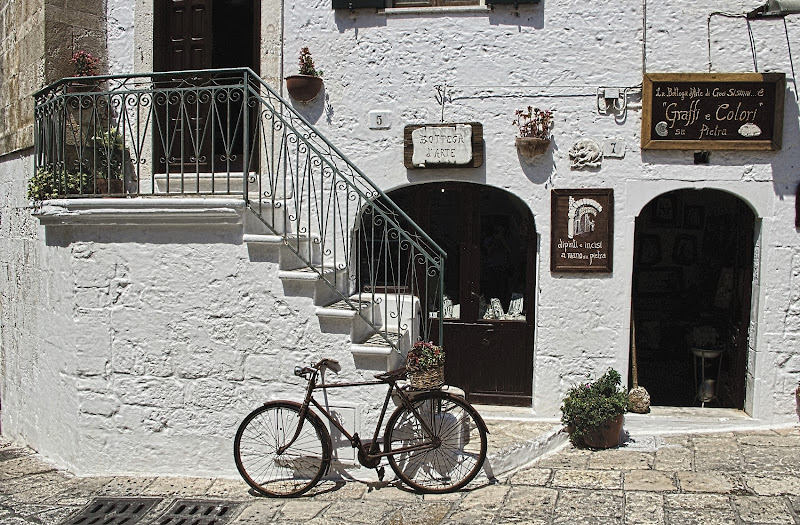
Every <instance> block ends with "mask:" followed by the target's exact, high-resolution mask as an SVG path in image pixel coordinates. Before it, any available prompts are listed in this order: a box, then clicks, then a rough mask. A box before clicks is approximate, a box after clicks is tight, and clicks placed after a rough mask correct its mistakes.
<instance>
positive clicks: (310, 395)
mask: <svg viewBox="0 0 800 525" xmlns="http://www.w3.org/2000/svg"><path fill="white" fill-rule="evenodd" d="M309 373H310V374H311V377H309V378H307V381H308V387H307V388H306V395H305V398H304V399H303V403H302V405H301V408H300V424H299V425H298V426H297V430H296V431H295V434H294V436H293V437H292V439H291V440H290V441H289V442H288V443H286V444H285V445H284V446H283V447H281V448H280V449H279V450H278V453H279V454H282V453H283V452H284V451H286V450H287V449H288V448H289V447H290V446H291V445H292V443H294V441H295V440H296V439H297V437H298V436H299V435H300V432H301V431H302V427H303V421H304V420H305V415H306V413H307V412H308V410H309V407H310V406H312V405H313V406H315V407H316V408H317V409H318V410H319V411H320V412H321V413H322V414H323V415H324V416H325V417H326V418H327V419H328V421H330V422H331V424H332V425H333V426H334V427H336V428H337V429H338V430H339V432H341V433H342V435H343V436H344V437H346V438H347V440H348V441H349V442H350V444H351V445H352V446H353V448H358V449H359V450H360V451H361V454H362V455H363V458H364V460H362V459H361V458H360V457H359V461H360V462H361V463H362V464H364V463H366V462H369V461H371V460H375V459H379V458H382V457H386V456H393V455H395V454H402V453H404V452H411V451H416V450H429V449H433V448H436V447H438V446H439V438H437V437H435V436H434V437H433V438H432V439H431V441H429V442H425V443H419V444H416V445H411V446H407V447H401V448H397V449H393V450H392V451H391V452H380V451H378V452H372V451H371V450H368V449H367V448H366V447H365V446H364V444H363V443H362V441H361V438H360V437H359V435H358V432H353V433H352V434H350V433H349V432H348V431H347V429H346V428H344V426H343V425H342V424H341V423H339V421H337V420H336V418H334V417H333V416H332V415H331V413H330V412H328V411H327V410H326V409H325V407H323V406H322V405H321V404H320V403H319V402H318V401H317V400H316V399H314V391H315V390H327V389H331V388H348V387H356V386H371V385H374V386H377V385H389V389H388V391H387V392H386V398H385V399H384V401H383V408H382V409H381V414H380V417H379V418H378V422H377V424H376V425H375V433H374V434H373V436H372V441H371V442H370V444H374V443H376V442H377V441H378V435H379V434H380V431H381V428H382V427H383V419H384V417H386V409H387V408H388V407H389V401H390V400H391V398H392V394H394V393H397V394H398V395H399V396H400V399H401V402H402V405H403V406H404V407H406V408H407V409H408V410H410V411H411V412H412V413H413V414H414V417H415V418H416V420H417V421H418V422H419V423H420V425H421V427H422V429H423V430H424V431H425V435H426V436H433V435H434V433H433V430H432V429H431V427H430V426H429V425H428V423H427V422H426V421H425V419H424V418H423V417H422V416H421V415H420V414H419V412H418V411H417V409H416V408H414V405H413V403H412V402H411V397H410V396H409V395H408V394H406V393H405V392H404V391H403V389H402V388H398V387H397V380H396V379H394V378H387V380H385V381H381V380H377V381H360V382H356V383H329V384H321V385H318V384H317V376H318V375H319V371H318V370H309ZM370 448H371V447H370ZM365 466H366V465H365Z"/></svg>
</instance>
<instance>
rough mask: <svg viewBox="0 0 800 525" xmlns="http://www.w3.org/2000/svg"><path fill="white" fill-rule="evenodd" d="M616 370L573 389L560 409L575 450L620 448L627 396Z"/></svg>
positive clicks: (611, 370) (626, 408) (610, 370)
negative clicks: (584, 448)
mask: <svg viewBox="0 0 800 525" xmlns="http://www.w3.org/2000/svg"><path fill="white" fill-rule="evenodd" d="M621 383H622V378H621V376H620V375H619V372H617V371H616V370H614V369H613V368H609V369H608V371H607V372H606V373H605V374H603V375H602V376H600V377H599V378H598V379H597V380H595V381H593V382H589V383H581V384H577V385H574V386H573V387H572V388H570V389H569V391H567V397H565V398H564V400H563V402H562V405H561V421H562V422H563V423H564V424H565V425H566V426H567V431H568V432H569V439H570V441H571V442H572V444H573V445H575V446H584V445H585V446H588V447H591V448H611V447H614V446H617V445H619V437H620V432H621V431H622V423H623V421H624V416H623V414H624V413H625V412H626V411H627V410H628V394H627V393H626V392H625V391H624V390H623V389H622V388H621V387H620V385H621Z"/></svg>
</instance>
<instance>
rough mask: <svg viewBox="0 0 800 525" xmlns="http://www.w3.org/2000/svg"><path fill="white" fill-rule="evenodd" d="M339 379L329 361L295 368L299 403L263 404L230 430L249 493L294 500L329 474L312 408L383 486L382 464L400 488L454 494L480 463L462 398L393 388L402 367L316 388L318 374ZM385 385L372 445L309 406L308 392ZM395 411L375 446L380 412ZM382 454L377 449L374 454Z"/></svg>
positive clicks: (327, 453)
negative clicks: (302, 385)
mask: <svg viewBox="0 0 800 525" xmlns="http://www.w3.org/2000/svg"><path fill="white" fill-rule="evenodd" d="M326 368H327V369H330V370H332V371H333V372H338V371H339V370H340V369H341V367H340V366H339V364H338V363H337V362H336V361H334V360H332V359H323V360H321V361H320V362H318V363H317V364H315V365H312V366H311V367H299V366H298V367H295V370H294V375H296V376H298V377H302V378H303V379H305V380H306V381H307V382H308V385H307V387H306V394H305V398H304V400H303V402H302V403H297V402H294V401H270V402H267V403H264V405H263V406H261V407H259V408H257V409H255V410H254V411H252V412H251V413H250V414H248V415H247V416H246V417H245V418H244V420H243V421H242V423H241V424H240V425H239V428H238V430H237V431H236V437H235V439H234V445H233V450H234V458H235V460H236V468H237V469H238V470H239V473H240V474H241V475H242V477H243V478H244V480H245V481H246V482H247V484H248V485H250V486H251V487H252V488H253V489H255V490H256V491H258V492H259V493H261V494H264V495H267V496H279V497H286V496H299V495H301V494H303V493H305V492H307V491H308V490H310V489H311V488H312V487H314V485H316V484H317V483H318V482H319V480H320V479H321V478H322V476H323V475H325V474H326V473H327V472H328V470H329V469H330V465H331V459H332V458H331V452H332V444H331V437H330V434H329V433H328V429H327V428H326V426H325V425H324V424H323V422H322V419H321V418H320V417H319V416H318V415H317V414H316V413H315V412H314V411H312V410H311V407H312V406H313V407H316V409H317V410H318V411H319V412H320V413H321V414H322V415H323V416H325V418H327V419H328V421H330V422H331V424H332V425H333V426H334V427H336V428H337V429H338V430H339V432H341V433H342V435H343V436H344V437H345V438H347V439H348V440H349V441H350V444H351V445H352V446H353V448H356V449H358V461H359V463H361V465H363V466H365V467H367V468H374V469H376V471H377V472H378V477H379V479H380V480H381V481H382V480H383V476H384V472H385V469H384V468H383V467H382V466H380V463H381V460H382V458H384V457H385V458H387V459H388V461H389V465H390V466H391V468H392V470H393V471H394V472H395V474H397V477H398V478H399V479H400V480H402V481H403V482H404V483H405V484H406V485H408V486H410V487H412V488H413V489H415V490H417V491H419V492H424V493H445V492H453V491H456V490H458V489H460V488H462V487H464V486H465V485H466V484H467V483H469V482H470V481H472V480H473V479H474V478H475V476H476V475H477V474H478V472H479V471H480V469H481V467H482V465H483V462H484V460H485V459H486V442H487V439H486V435H487V433H488V430H487V428H486V424H485V423H484V422H483V419H482V418H481V416H480V414H478V412H477V411H476V410H475V409H474V408H473V407H472V405H470V404H469V403H467V402H466V401H465V400H464V399H462V398H460V397H457V396H454V395H452V394H450V393H447V392H443V391H441V390H438V389H432V390H411V389H408V388H407V387H404V386H400V385H398V382H399V381H400V380H402V379H405V377H406V372H405V368H400V369H398V370H393V371H391V372H386V373H383V374H377V375H376V376H375V379H376V381H364V382H357V383H328V384H325V383H324V377H323V382H322V383H321V384H317V378H318V377H319V376H320V374H321V373H323V372H324V370H325V369H326ZM380 384H386V385H388V387H389V388H388V391H387V392H386V398H385V400H384V402H383V409H382V410H381V413H380V417H379V418H378V422H377V424H376V425H375V433H374V435H373V439H372V440H371V441H368V442H362V441H361V438H360V437H359V435H358V433H357V432H353V433H352V434H350V433H349V432H348V431H347V430H346V429H345V428H344V427H343V426H342V424H341V423H340V422H339V421H338V420H337V419H336V418H335V417H334V416H333V415H331V413H330V412H328V411H327V410H326V409H325V408H324V407H323V406H322V405H320V403H319V402H318V401H317V400H316V399H314V391H315V390H325V389H331V388H347V387H356V386H366V385H380ZM393 398H394V399H395V400H396V401H395V402H396V403H398V404H399V406H398V407H397V408H396V409H395V410H394V412H393V413H392V414H391V415H390V416H389V419H388V420H387V423H386V430H385V431H384V434H383V439H382V441H379V440H378V434H379V432H380V428H381V425H382V423H383V419H384V416H385V415H386V411H387V407H388V406H389V402H390V401H391V400H392V399H393ZM381 448H383V450H381Z"/></svg>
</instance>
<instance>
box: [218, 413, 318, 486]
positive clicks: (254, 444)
mask: <svg viewBox="0 0 800 525" xmlns="http://www.w3.org/2000/svg"><path fill="white" fill-rule="evenodd" d="M300 423H301V421H300V405H299V404H297V403H293V402H291V401H273V402H270V403H267V404H265V405H264V406H262V407H259V408H257V409H255V410H254V411H252V412H251V413H250V414H249V415H248V416H247V417H245V418H244V421H242V424H241V425H239V430H237V431H236V438H235V439H234V441H233V456H234V458H235V460H236V468H237V469H239V474H241V475H242V477H243V478H244V480H245V481H246V482H247V484H248V485H250V486H251V487H253V488H254V489H256V490H257V491H258V492H260V493H262V494H265V495H267V496H299V495H300V494H303V493H304V492H306V491H307V490H309V489H310V488H311V487H313V486H314V485H315V484H316V483H317V482H318V481H319V479H320V478H321V477H322V475H323V474H324V473H325V471H326V470H327V468H328V465H329V464H330V460H331V452H330V437H329V435H328V430H327V429H326V428H325V426H324V425H323V424H322V421H320V420H319V418H318V417H317V416H316V415H314V414H313V413H311V412H306V415H305V418H304V419H303V421H302V428H301V429H300V434H299V435H298V436H297V439H296V440H295V441H294V442H293V443H292V444H291V445H290V446H289V448H287V449H286V450H284V451H282V452H280V453H279V449H280V448H281V447H283V446H284V445H285V444H286V443H287V442H289V440H291V439H292V438H293V437H294V435H295V432H296V431H297V425H298V424H300Z"/></svg>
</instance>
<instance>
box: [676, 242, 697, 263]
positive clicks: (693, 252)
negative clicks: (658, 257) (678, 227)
mask: <svg viewBox="0 0 800 525" xmlns="http://www.w3.org/2000/svg"><path fill="white" fill-rule="evenodd" d="M695 259H697V239H696V238H695V237H694V236H692V235H676V236H675V244H673V245H672V260H673V261H675V262H676V263H678V264H681V265H683V266H686V265H689V264H693V263H694V261H695Z"/></svg>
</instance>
